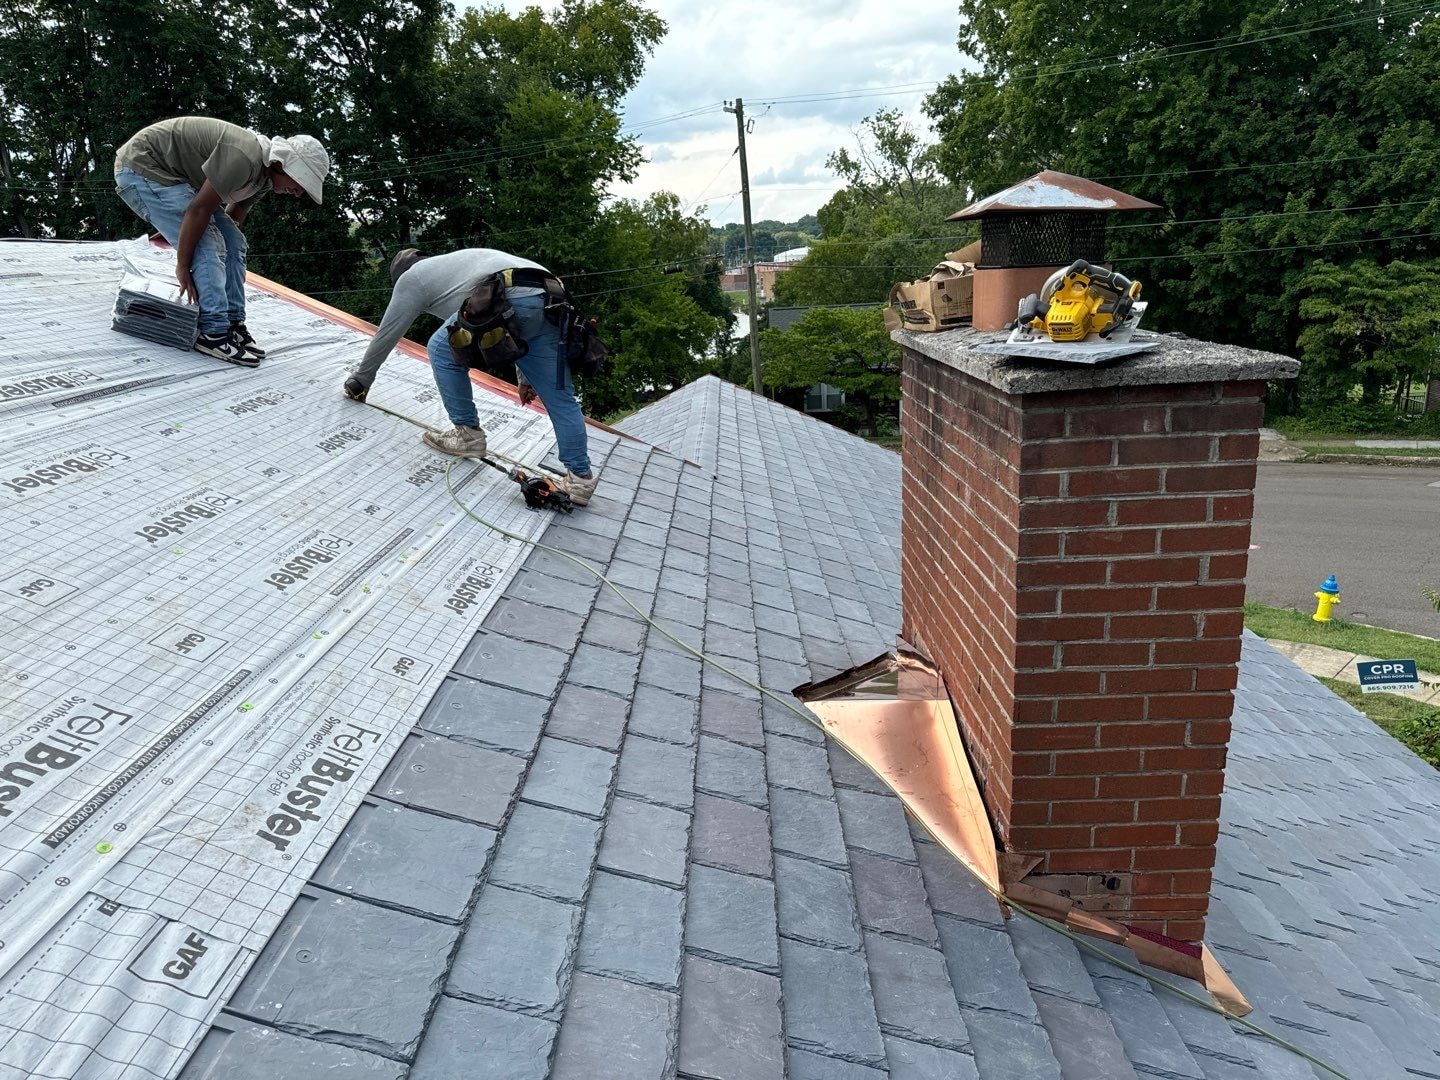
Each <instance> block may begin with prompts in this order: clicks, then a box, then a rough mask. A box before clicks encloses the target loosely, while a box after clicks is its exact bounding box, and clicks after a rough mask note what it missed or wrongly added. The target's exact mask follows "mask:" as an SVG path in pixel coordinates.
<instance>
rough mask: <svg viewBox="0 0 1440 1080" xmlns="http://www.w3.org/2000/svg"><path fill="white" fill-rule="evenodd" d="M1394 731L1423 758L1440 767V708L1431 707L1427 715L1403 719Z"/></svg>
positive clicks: (1397, 736) (1398, 737)
mask: <svg viewBox="0 0 1440 1080" xmlns="http://www.w3.org/2000/svg"><path fill="white" fill-rule="evenodd" d="M1392 733H1393V734H1394V735H1395V737H1396V738H1397V739H1399V740H1400V741H1401V742H1403V743H1404V744H1405V745H1406V746H1408V747H1410V749H1411V750H1414V751H1415V753H1417V754H1419V755H1420V756H1421V757H1422V758H1424V759H1425V760H1426V761H1428V762H1429V763H1430V764H1431V765H1434V766H1435V767H1436V768H1437V769H1440V709H1431V710H1430V712H1429V714H1428V715H1426V716H1416V717H1412V718H1410V719H1409V720H1401V721H1400V722H1399V723H1397V724H1396V725H1395V727H1394V728H1393V729H1392Z"/></svg>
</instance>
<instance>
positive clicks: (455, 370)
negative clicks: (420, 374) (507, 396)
mask: <svg viewBox="0 0 1440 1080" xmlns="http://www.w3.org/2000/svg"><path fill="white" fill-rule="evenodd" d="M510 303H511V305H512V306H513V307H514V308H515V314H516V316H517V317H518V318H519V320H520V336H521V337H523V338H524V339H525V343H526V344H527V345H528V346H529V351H528V352H527V353H526V354H525V355H524V356H522V357H521V358H520V361H519V363H517V364H516V367H518V368H519V369H520V374H521V375H523V376H524V377H525V381H526V382H528V383H529V384H530V385H531V386H533V387H534V388H535V392H536V393H537V394H539V395H540V400H541V402H542V403H543V404H544V405H545V411H546V412H547V413H548V414H549V415H550V426H551V427H553V428H554V429H555V443H556V447H557V450H558V453H559V456H560V462H561V464H563V465H564V466H565V467H566V468H567V469H569V470H570V471H571V472H572V473H574V474H575V475H576V476H589V475H590V442H589V439H588V437H587V436H586V433H585V414H584V413H582V412H581V411H580V402H579V401H577V400H576V398H575V385H574V383H573V382H571V380H570V365H569V364H568V363H566V361H565V356H564V352H563V350H562V349H561V348H560V328H559V327H558V326H555V325H554V324H553V323H551V322H550V320H549V319H547V318H546V317H545V298H544V297H543V296H540V295H533V296H515V295H512V296H511V297H510ZM427 349H428V351H429V353H430V367H431V369H432V370H433V371H434V372H435V388H436V389H437V390H439V391H440V400H441V401H442V402H444V403H445V413H446V415H447V416H449V417H450V422H451V423H452V424H454V425H455V426H456V427H479V426H480V419H479V417H478V415H477V414H476V412H475V397H474V393H473V384H472V383H471V382H470V369H469V368H467V367H465V366H463V365H462V364H461V363H460V362H459V361H458V360H456V359H455V351H454V350H453V349H452V348H450V336H449V334H448V332H447V329H446V327H445V326H441V327H440V329H439V330H436V331H435V333H434V334H432V335H431V337H430V342H429V345H428V346H427Z"/></svg>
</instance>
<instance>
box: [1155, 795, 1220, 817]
mask: <svg viewBox="0 0 1440 1080" xmlns="http://www.w3.org/2000/svg"><path fill="white" fill-rule="evenodd" d="M1136 805H1137V807H1138V809H1139V812H1140V820H1141V821H1214V820H1215V819H1216V818H1218V817H1219V816H1220V800H1219V799H1200V798H1189V799H1183V798H1182V799H1141V800H1140V802H1139V803H1137V804H1136Z"/></svg>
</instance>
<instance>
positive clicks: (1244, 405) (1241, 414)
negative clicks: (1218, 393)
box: [1170, 401, 1264, 432]
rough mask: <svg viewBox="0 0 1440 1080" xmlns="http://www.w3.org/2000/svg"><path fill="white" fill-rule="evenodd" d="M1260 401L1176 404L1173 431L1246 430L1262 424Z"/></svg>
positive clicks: (1172, 418)
mask: <svg viewBox="0 0 1440 1080" xmlns="http://www.w3.org/2000/svg"><path fill="white" fill-rule="evenodd" d="M1263 418H1264V410H1263V409H1262V408H1261V405H1260V402H1259V401H1255V402H1248V401H1237V402H1235V403H1234V404H1227V405H1175V406H1173V407H1172V408H1171V409H1170V430H1171V431H1177V432H1178V431H1245V430H1246V429H1254V428H1258V427H1259V426H1260V421H1261V420H1262V419H1263Z"/></svg>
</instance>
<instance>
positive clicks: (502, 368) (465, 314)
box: [447, 267, 610, 382]
mask: <svg viewBox="0 0 1440 1080" xmlns="http://www.w3.org/2000/svg"><path fill="white" fill-rule="evenodd" d="M511 288H538V289H540V290H542V292H543V294H544V297H545V317H546V318H547V319H548V320H549V321H550V323H551V324H552V325H554V326H556V327H558V328H559V329H560V340H561V343H562V345H563V350H562V354H561V355H562V357H563V358H564V360H565V361H566V362H568V363H569V365H570V370H571V372H572V373H573V374H575V375H578V376H581V377H585V378H589V377H591V376H594V375H597V374H599V372H600V371H601V370H602V369H603V368H604V367H605V366H606V361H607V359H608V357H609V355H610V354H609V350H608V349H606V348H605V345H604V344H603V343H602V342H601V341H600V339H599V337H598V336H597V335H596V333H595V326H596V324H595V320H594V319H589V318H586V317H585V316H584V315H582V314H581V313H580V311H579V309H578V308H577V307H576V306H575V301H574V299H573V298H572V297H571V296H570V290H569V289H568V288H566V286H565V283H564V282H563V281H561V280H560V279H559V278H558V277H556V276H555V275H554V274H551V273H548V272H547V271H544V270H535V269H532V268H530V267H522V268H518V269H515V270H502V271H499V272H497V273H494V274H490V275H489V276H488V277H485V278H482V279H481V280H480V281H479V282H478V283H477V284H476V285H475V288H473V289H471V290H470V295H469V296H468V297H466V298H465V302H464V303H463V304H461V305H460V311H459V313H458V314H457V315H456V316H455V320H454V321H453V322H452V323H451V324H450V325H449V327H447V333H448V335H449V338H450V347H451V349H453V350H454V352H455V358H456V359H457V360H458V361H459V362H460V363H462V364H464V365H465V366H466V367H473V368H479V369H481V370H482V371H485V372H488V373H489V374H491V375H494V376H496V377H498V378H502V379H504V380H505V381H507V382H515V364H516V362H517V361H518V360H519V359H520V358H521V357H523V356H524V355H525V354H526V353H527V352H528V351H529V346H528V344H527V343H526V341H525V339H524V337H522V336H521V334H520V323H519V319H518V318H517V317H516V315H515V308H514V306H513V305H512V304H511V303H510V300H509V297H508V296H507V295H506V290H507V289H511Z"/></svg>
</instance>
